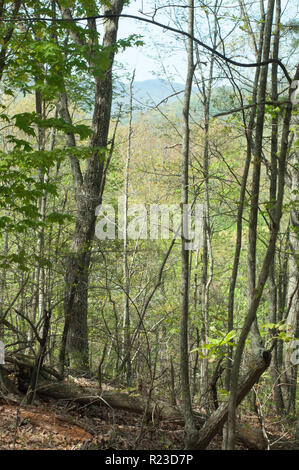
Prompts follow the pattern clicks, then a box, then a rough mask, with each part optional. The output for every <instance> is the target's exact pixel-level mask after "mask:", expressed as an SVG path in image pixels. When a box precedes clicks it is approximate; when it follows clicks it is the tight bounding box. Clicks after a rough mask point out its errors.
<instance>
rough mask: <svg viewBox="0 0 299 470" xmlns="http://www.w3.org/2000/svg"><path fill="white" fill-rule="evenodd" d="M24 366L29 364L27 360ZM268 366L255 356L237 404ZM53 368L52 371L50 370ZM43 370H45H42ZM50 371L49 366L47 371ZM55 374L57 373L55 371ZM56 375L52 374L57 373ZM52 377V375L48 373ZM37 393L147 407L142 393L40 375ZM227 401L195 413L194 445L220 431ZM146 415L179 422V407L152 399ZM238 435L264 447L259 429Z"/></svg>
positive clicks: (240, 430)
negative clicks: (209, 411)
mask: <svg viewBox="0 0 299 470" xmlns="http://www.w3.org/2000/svg"><path fill="white" fill-rule="evenodd" d="M13 362H14V363H15V364H16V363H17V365H18V366H19V367H21V368H22V366H23V365H25V363H24V362H23V361H20V360H17V359H14V361H13ZM26 366H28V363H27V362H26ZM268 366H269V356H268V355H264V356H263V357H260V358H258V359H256V361H255V364H254V365H253V366H252V368H251V369H250V370H249V372H248V373H247V374H246V376H245V378H244V379H243V380H242V381H241V383H240V385H239V387H238V400H237V403H238V405H239V404H240V403H241V401H242V400H243V399H244V398H245V396H246V395H247V394H248V392H249V391H250V390H251V388H252V387H253V385H254V384H255V383H256V382H258V380H259V378H260V376H261V375H262V373H263V372H264V371H265V370H266V369H267V367H268ZM52 371H53V370H51V372H52ZM44 372H46V371H45V370H44ZM49 372H50V369H49V368H48V370H47V372H46V374H47V373H49ZM56 374H57V373H56ZM56 374H55V375H56ZM51 375H52V376H54V374H51ZM36 393H37V395H39V396H40V397H43V398H54V399H56V400H68V401H75V402H76V401H77V402H79V403H82V404H96V403H101V404H105V405H106V406H109V407H110V408H112V409H121V410H125V411H129V412H133V413H138V414H144V412H145V409H146V398H145V397H142V396H141V395H137V394H136V395H133V394H128V393H125V392H119V391H111V390H106V391H102V392H101V393H100V392H99V389H98V387H97V386H93V387H92V386H90V387H82V386H81V385H78V384H75V383H68V382H61V381H60V382H56V381H55V382H54V381H51V382H50V381H48V380H43V379H42V378H40V380H39V382H38V386H37V388H36ZM227 413H228V403H227V401H226V402H224V403H222V405H221V406H220V407H219V408H217V410H216V411H214V412H213V414H212V415H211V416H210V417H209V418H207V417H206V416H204V415H199V414H197V413H195V420H196V424H197V427H198V428H199V431H198V435H197V436H196V442H195V448H196V449H205V448H206V447H207V446H208V445H209V443H210V442H211V440H212V439H213V437H214V436H215V435H216V434H217V433H220V432H221V431H222V427H223V425H224V423H225V421H226V420H227ZM148 418H149V419H152V420H154V421H158V420H176V421H182V422H183V419H182V413H181V410H180V409H179V408H178V407H175V406H173V405H170V404H168V403H166V402H161V401H157V402H155V401H151V403H150V406H149V407H148ZM237 438H238V439H239V440H241V442H243V443H244V444H245V445H246V446H247V447H248V448H249V449H263V448H264V444H265V443H264V439H263V436H262V433H260V430H259V429H256V430H255V431H254V432H249V431H248V428H246V426H245V427H244V426H242V425H241V426H240V425H239V426H238V428H237Z"/></svg>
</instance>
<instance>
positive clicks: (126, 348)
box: [123, 70, 135, 385]
mask: <svg viewBox="0 0 299 470" xmlns="http://www.w3.org/2000/svg"><path fill="white" fill-rule="evenodd" d="M134 77H135V70H134V72H133V75H132V78H131V81H130V110H129V128H128V147H127V159H126V167H125V187H124V222H123V227H124V254H123V274H124V316H123V360H125V369H126V379H127V385H130V383H131V333H130V304H129V296H130V273H129V266H128V201H129V169H130V160H131V142H132V132H133V131H132V118H133V83H134Z"/></svg>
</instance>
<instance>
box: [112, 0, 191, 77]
mask: <svg viewBox="0 0 299 470" xmlns="http://www.w3.org/2000/svg"><path fill="white" fill-rule="evenodd" d="M153 4H154V2H153V0H151V1H150V0H132V2H131V5H129V6H127V7H126V8H125V9H124V10H123V13H128V14H132V15H137V16H142V13H141V12H140V10H141V9H142V7H143V11H144V12H145V13H150V12H151V11H152V10H153V8H152V5H153ZM158 21H161V22H162V23H163V22H165V21H167V20H165V19H164V20H163V16H162V15H159V18H158ZM130 34H141V35H142V36H143V41H144V42H145V43H146V44H147V45H145V46H141V47H130V48H128V49H127V50H126V51H125V52H123V53H119V54H118V55H117V57H116V60H117V62H120V63H121V64H123V65H124V66H125V67H126V69H127V70H128V71H129V73H130V74H131V73H132V72H133V70H134V69H136V72H135V80H136V81H143V80H149V79H154V78H157V76H156V75H155V73H157V70H159V69H160V71H161V72H162V67H161V65H160V61H159V58H158V55H159V48H158V47H157V48H155V47H153V45H152V42H160V43H164V44H165V43H167V44H170V45H171V41H173V40H174V36H173V35H172V33H170V32H167V31H163V30H162V29H161V28H159V27H157V26H152V25H147V24H146V23H143V22H138V21H136V20H133V19H128V18H121V19H120V23H119V32H118V38H119V39H120V38H126V37H128V36H129V35H130ZM149 44H150V45H149ZM154 56H155V57H156V60H154V58H153V57H154ZM163 63H164V66H165V67H166V68H167V71H168V73H170V74H171V78H172V79H173V80H174V81H179V82H184V81H185V77H184V75H185V71H184V68H185V67H184V62H183V60H182V59H181V58H180V57H179V55H178V54H176V55H174V54H173V55H169V52H168V57H167V58H166V59H165V58H164V59H163Z"/></svg>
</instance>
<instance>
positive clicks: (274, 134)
mask: <svg viewBox="0 0 299 470" xmlns="http://www.w3.org/2000/svg"><path fill="white" fill-rule="evenodd" d="M280 10H281V8H280V0H276V12H275V29H274V32H273V53H272V57H273V58H274V59H278V54H279V38H280V26H279V25H280V13H281V12H280ZM277 71H278V66H277V64H272V93H271V95H272V96H271V97H272V101H273V102H276V101H277V100H278V80H277ZM278 126H279V119H278V116H277V115H275V116H273V118H272V129H271V177H270V193H269V196H270V201H275V200H276V191H277V159H278V155H277V153H278ZM270 204H271V203H270ZM274 213H275V210H274V206H270V216H271V219H273V216H274ZM270 224H272V220H271V221H270ZM275 264H276V258H275V256H274V257H273V259H272V260H271V264H270V268H269V279H268V286H269V322H270V323H276V322H277V320H278V318H277V286H276V282H275ZM277 347H278V343H276V345H275V348H274V351H273V353H272V364H271V368H270V374H271V378H272V386H273V393H274V403H275V408H276V411H277V413H282V412H283V409H284V403H283V396H282V388H281V384H280V368H279V366H278V360H277Z"/></svg>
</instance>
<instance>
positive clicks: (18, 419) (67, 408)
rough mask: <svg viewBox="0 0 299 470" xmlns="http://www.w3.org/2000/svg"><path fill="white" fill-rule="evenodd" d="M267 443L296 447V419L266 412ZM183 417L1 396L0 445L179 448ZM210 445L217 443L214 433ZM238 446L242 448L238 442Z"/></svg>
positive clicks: (247, 418)
mask: <svg viewBox="0 0 299 470" xmlns="http://www.w3.org/2000/svg"><path fill="white" fill-rule="evenodd" d="M242 423H245V424H246V426H248V428H249V429H254V428H257V427H258V426H259V423H258V418H257V416H256V415H255V414H253V413H252V414H251V413H248V412H246V414H245V413H244V414H242ZM265 430H266V433H267V436H268V439H269V441H270V443H271V444H270V449H273V450H275V449H280V450H282V449H287V450H295V449H296V446H295V424H294V420H290V419H288V418H286V417H285V418H282V417H277V416H271V417H267V418H265ZM183 439H184V430H183V425H182V423H178V422H176V421H160V422H158V423H153V422H148V423H143V422H142V417H141V416H140V415H138V414H134V413H132V412H126V411H121V410H112V409H110V408H109V407H107V406H106V405H105V404H104V403H103V404H98V403H97V404H89V405H83V406H82V405H79V404H77V403H71V402H63V401H62V400H60V401H55V400H54V399H53V400H48V401H47V402H46V401H42V400H40V399H36V400H35V402H34V405H26V406H25V405H23V404H21V405H20V402H19V400H17V397H15V396H12V395H10V396H8V397H2V398H0V450H13V449H14V450H81V449H86V448H89V449H97V450H175V449H178V450H181V449H183V448H184V447H183ZM208 449H209V450H219V449H221V436H220V435H218V436H216V437H215V438H214V439H213V441H212V442H211V444H210V446H209V448H208ZM236 449H237V450H246V448H245V447H244V446H242V445H237V446H236Z"/></svg>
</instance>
